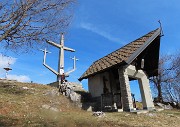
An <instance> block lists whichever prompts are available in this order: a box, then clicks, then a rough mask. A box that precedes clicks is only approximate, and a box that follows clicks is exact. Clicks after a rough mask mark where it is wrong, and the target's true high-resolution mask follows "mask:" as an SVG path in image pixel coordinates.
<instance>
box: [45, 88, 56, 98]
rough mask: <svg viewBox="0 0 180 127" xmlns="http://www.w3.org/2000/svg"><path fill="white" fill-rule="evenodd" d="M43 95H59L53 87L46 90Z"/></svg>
mask: <svg viewBox="0 0 180 127" xmlns="http://www.w3.org/2000/svg"><path fill="white" fill-rule="evenodd" d="M43 95H45V96H52V97H54V96H58V95H59V92H58V91H57V90H56V89H53V90H48V91H47V92H45V93H44V94H43Z"/></svg>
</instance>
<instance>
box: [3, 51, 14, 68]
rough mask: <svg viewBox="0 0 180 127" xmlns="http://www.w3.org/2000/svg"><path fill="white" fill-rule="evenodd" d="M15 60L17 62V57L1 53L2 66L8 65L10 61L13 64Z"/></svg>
mask: <svg viewBox="0 0 180 127" xmlns="http://www.w3.org/2000/svg"><path fill="white" fill-rule="evenodd" d="M15 62H16V58H13V57H9V56H4V55H2V54H0V68H4V67H8V63H9V64H10V65H12V64H14V63H15Z"/></svg>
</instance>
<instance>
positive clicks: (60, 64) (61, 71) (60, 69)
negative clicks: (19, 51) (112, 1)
mask: <svg viewBox="0 0 180 127" xmlns="http://www.w3.org/2000/svg"><path fill="white" fill-rule="evenodd" d="M46 42H47V43H49V44H51V45H53V46H55V47H57V48H59V49H60V50H59V60H58V71H55V70H54V69H52V68H51V67H49V66H48V65H47V64H46V53H49V52H48V51H47V50H46V49H45V50H42V51H43V52H44V59H43V65H44V66H45V67H46V68H48V69H49V70H50V71H52V72H53V73H54V74H56V75H57V81H60V80H61V76H68V75H69V74H70V73H71V72H73V71H75V62H74V66H73V69H72V70H71V71H69V72H67V73H65V72H64V50H66V51H71V52H75V50H74V49H71V48H68V47H65V46H64V34H63V33H62V34H61V40H60V44H57V43H55V42H53V41H49V40H47V41H46ZM76 60H77V59H75V61H76Z"/></svg>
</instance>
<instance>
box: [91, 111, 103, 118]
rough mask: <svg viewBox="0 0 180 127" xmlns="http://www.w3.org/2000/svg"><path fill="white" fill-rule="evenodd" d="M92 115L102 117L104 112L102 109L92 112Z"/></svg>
mask: <svg viewBox="0 0 180 127" xmlns="http://www.w3.org/2000/svg"><path fill="white" fill-rule="evenodd" d="M93 116H97V117H104V116H105V113H104V112H102V111H97V112H93Z"/></svg>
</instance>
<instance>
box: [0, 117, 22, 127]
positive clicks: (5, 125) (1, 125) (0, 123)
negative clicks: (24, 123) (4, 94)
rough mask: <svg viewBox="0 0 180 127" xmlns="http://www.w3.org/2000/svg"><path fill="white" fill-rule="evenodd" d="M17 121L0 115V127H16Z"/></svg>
mask: <svg viewBox="0 0 180 127" xmlns="http://www.w3.org/2000/svg"><path fill="white" fill-rule="evenodd" d="M18 121H19V120H18V119H12V118H9V117H6V116H2V115H0V127H9V126H12V127H13V126H16V125H17V124H18Z"/></svg>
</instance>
